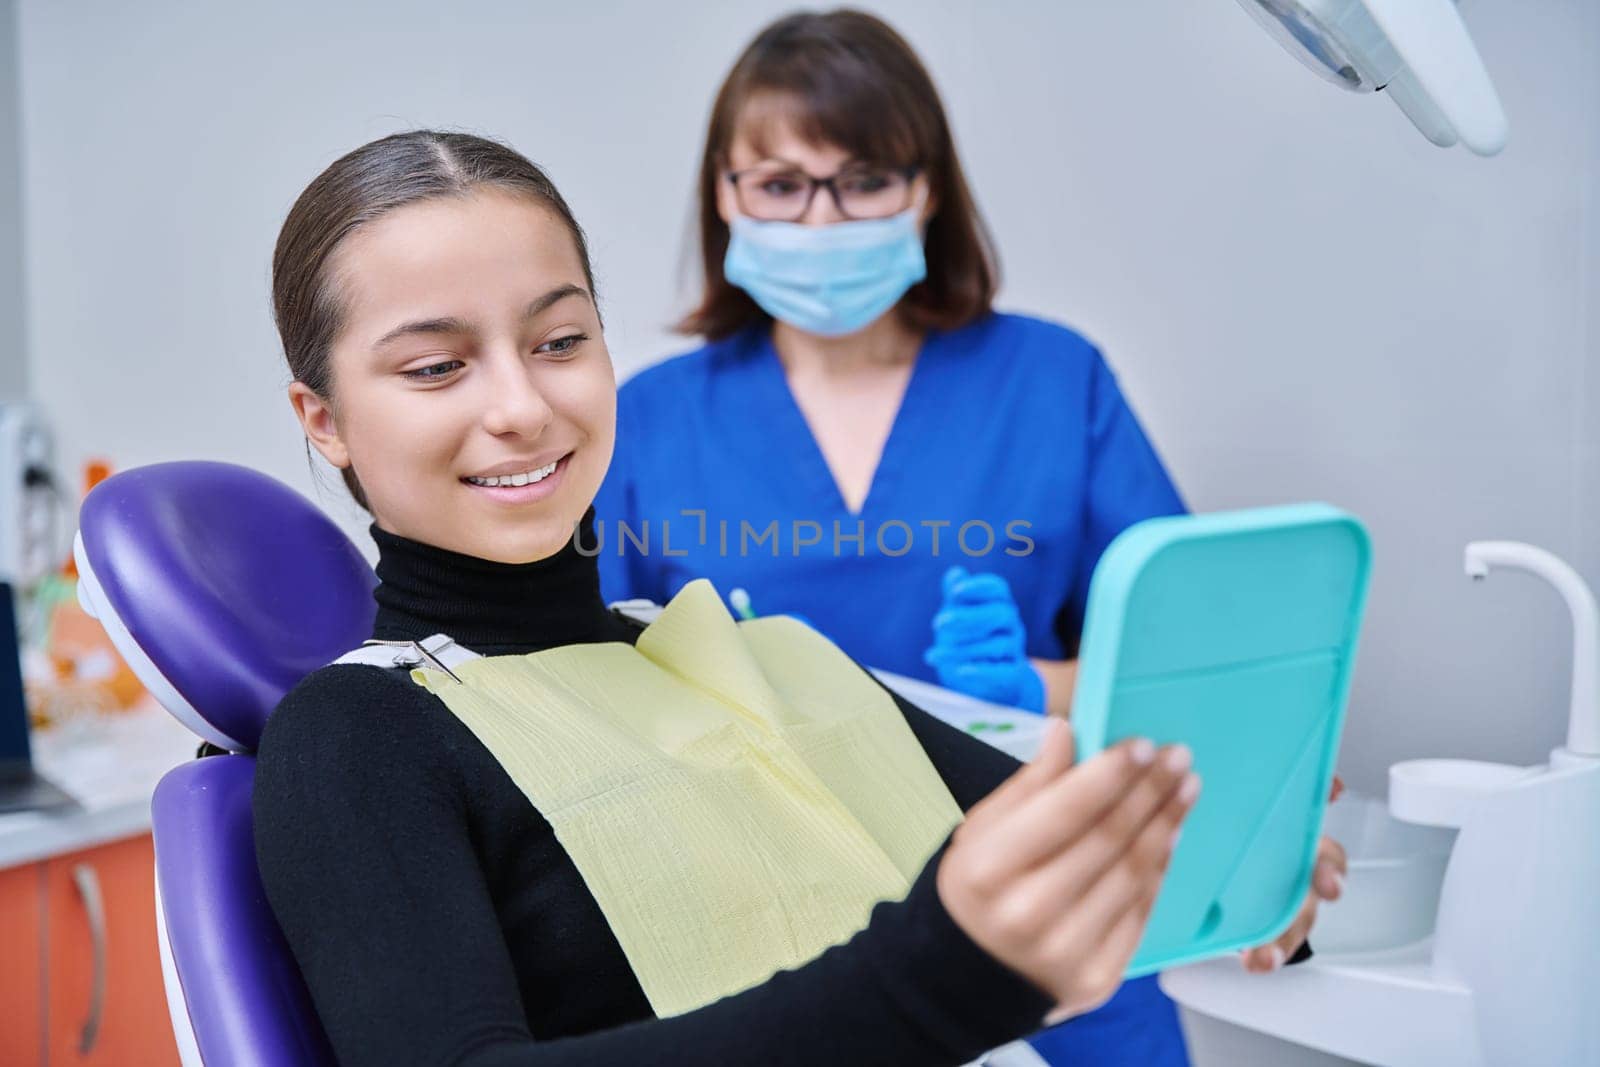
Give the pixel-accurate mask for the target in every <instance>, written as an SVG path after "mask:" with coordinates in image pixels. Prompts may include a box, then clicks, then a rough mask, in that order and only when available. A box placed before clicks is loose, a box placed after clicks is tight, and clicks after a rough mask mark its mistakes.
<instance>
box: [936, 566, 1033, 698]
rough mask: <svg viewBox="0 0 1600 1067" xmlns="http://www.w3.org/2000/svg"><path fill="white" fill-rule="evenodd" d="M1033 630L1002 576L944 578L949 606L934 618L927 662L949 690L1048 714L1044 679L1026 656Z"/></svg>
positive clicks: (952, 574) (951, 574)
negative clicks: (1045, 702) (1028, 641)
mask: <svg viewBox="0 0 1600 1067" xmlns="http://www.w3.org/2000/svg"><path fill="white" fill-rule="evenodd" d="M1026 638H1027V631H1026V629H1025V627H1024V626H1023V625H1022V614H1021V612H1019V611H1018V610H1017V602H1016V601H1015V600H1014V599H1012V596H1011V587H1010V586H1009V585H1007V584H1006V580H1005V579H1004V578H1002V577H1000V576H999V575H998V574H968V573H967V569H966V568H965V567H951V568H950V569H949V570H947V571H945V574H944V604H943V605H942V606H941V607H940V609H939V612H938V614H936V615H934V617H933V645H932V647H931V648H929V649H928V650H927V651H926V652H924V653H923V654H922V659H923V662H925V663H926V664H927V665H928V666H930V667H932V668H933V669H934V670H935V671H937V672H938V674H939V684H941V685H943V686H944V687H945V688H946V689H954V690H955V691H956V692H958V693H965V694H967V695H968V696H974V697H977V698H978V699H980V700H987V701H990V702H992V703H995V704H1008V705H1010V706H1012V707H1016V708H1022V709H1024V710H1026V711H1033V712H1041V713H1042V712H1043V711H1044V679H1043V678H1041V677H1039V672H1038V671H1037V670H1035V669H1034V666H1033V664H1031V663H1029V662H1028V656H1027V652H1026V651H1025V645H1026Z"/></svg>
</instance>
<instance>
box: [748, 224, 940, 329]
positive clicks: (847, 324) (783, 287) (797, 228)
mask: <svg viewBox="0 0 1600 1067" xmlns="http://www.w3.org/2000/svg"><path fill="white" fill-rule="evenodd" d="M920 214H921V210H920V207H918V206H913V207H911V208H909V209H907V210H905V211H903V212H901V213H900V214H898V215H891V216H889V217H888V218H886V219H862V220H856V221H851V222H835V223H832V224H830V225H826V226H806V225H802V224H801V223H798V222H759V221H757V220H755V219H748V218H745V217H743V216H736V217H735V218H734V219H733V223H732V227H731V228H732V234H731V236H730V238H729V241H728V255H727V257H726V258H725V259H724V260H723V262H722V272H723V275H724V276H725V277H726V278H727V279H728V281H729V282H731V283H733V284H734V285H737V286H738V287H739V288H741V289H743V290H744V291H745V292H747V293H749V294H750V296H751V298H752V299H753V300H755V302H756V303H757V304H759V305H760V306H761V309H762V310H763V311H765V312H766V313H767V314H769V315H771V316H772V317H773V318H775V319H781V320H783V321H784V322H787V323H788V324H789V325H790V326H793V327H794V328H795V329H798V330H804V331H806V332H807V333H814V334H820V335H822V336H824V337H842V336H844V335H845V334H850V333H855V332H856V331H857V330H859V329H861V328H863V327H865V326H867V325H868V324H870V323H872V322H873V321H875V320H876V319H877V318H878V316H880V315H882V314H883V313H884V312H885V311H888V310H889V309H890V308H892V307H894V306H895V304H896V303H898V302H899V300H900V298H901V297H902V296H904V295H905V293H906V290H907V289H910V288H911V287H912V286H913V285H915V284H917V283H918V282H920V281H921V280H922V279H923V278H924V277H926V276H927V273H928V265H927V262H926V260H924V259H923V256H922V232H921V224H920V223H921V220H920V218H919V216H920Z"/></svg>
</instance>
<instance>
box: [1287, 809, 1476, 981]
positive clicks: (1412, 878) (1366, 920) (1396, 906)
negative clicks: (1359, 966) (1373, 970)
mask: <svg viewBox="0 0 1600 1067" xmlns="http://www.w3.org/2000/svg"><path fill="white" fill-rule="evenodd" d="M1322 832H1323V833H1325V834H1327V835H1328V836H1329V837H1331V838H1333V839H1334V840H1335V841H1338V842H1339V843H1340V844H1341V845H1343V846H1344V848H1345V852H1346V854H1347V855H1348V856H1349V858H1350V871H1349V873H1348V874H1347V875H1346V876H1345V880H1344V895H1343V896H1342V897H1341V898H1340V899H1339V900H1338V901H1336V902H1334V903H1331V904H1327V903H1325V904H1323V905H1322V907H1321V908H1320V909H1319V910H1318V912H1317V925H1316V927H1315V928H1314V929H1313V930H1312V933H1311V944H1312V945H1313V946H1314V947H1315V948H1316V950H1317V952H1318V954H1321V953H1348V952H1376V951H1379V950H1383V949H1389V948H1394V947H1396V946H1399V945H1405V944H1409V943H1410V942H1413V941H1417V940H1420V939H1422V938H1424V937H1427V936H1428V935H1429V934H1431V933H1432V932H1433V927H1434V920H1435V918H1436V916H1437V914H1438V910H1439V887H1440V885H1441V883H1442V882H1443V881H1444V869H1445V865H1446V864H1447V863H1448V862H1449V860H1450V847H1451V845H1452V843H1453V842H1454V840H1455V831H1454V830H1445V829H1437V828H1434V827H1427V826H1413V825H1410V824H1408V823H1403V822H1401V821H1399V820H1398V819H1396V818H1394V817H1393V816H1391V815H1390V814H1389V812H1388V809H1387V807H1386V805H1385V804H1384V803H1383V802H1382V801H1379V800H1373V799H1371V798H1369V797H1362V796H1357V795H1354V794H1351V793H1346V794H1345V795H1344V796H1342V797H1340V798H1339V799H1338V800H1337V801H1335V802H1334V803H1333V804H1331V805H1329V807H1328V814H1327V818H1326V819H1325V820H1324V821H1323V824H1322Z"/></svg>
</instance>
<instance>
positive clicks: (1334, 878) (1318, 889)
mask: <svg viewBox="0 0 1600 1067" xmlns="http://www.w3.org/2000/svg"><path fill="white" fill-rule="evenodd" d="M1348 870H1349V861H1348V860H1347V859H1346V858H1345V854H1344V846H1342V845H1340V844H1339V842H1337V841H1335V840H1334V839H1333V838H1331V837H1327V836H1324V837H1323V838H1322V840H1321V841H1320V842H1318V844H1317V868H1316V871H1315V872H1314V873H1313V874H1312V876H1311V892H1309V893H1307V894H1306V901H1305V903H1304V904H1302V905H1301V906H1300V914H1299V915H1297V916H1295V920H1294V922H1292V923H1290V924H1289V929H1287V930H1285V931H1284V932H1283V933H1282V934H1281V935H1280V936H1279V937H1278V939H1277V940H1276V941H1272V942H1269V943H1268V944H1265V945H1257V946H1256V947H1255V948H1252V949H1246V950H1245V951H1243V952H1241V953H1240V956H1241V957H1243V959H1244V969H1245V970H1247V971H1249V972H1251V973H1252V974H1267V973H1269V972H1271V971H1275V970H1277V969H1278V968H1279V967H1282V966H1283V963H1284V961H1285V960H1287V959H1288V958H1289V957H1290V956H1292V955H1294V954H1295V952H1296V951H1297V950H1298V949H1299V948H1300V946H1301V945H1303V944H1305V940H1306V938H1307V937H1308V936H1309V935H1310V933H1311V926H1312V924H1313V923H1315V922H1316V921H1317V906H1318V905H1319V904H1320V903H1321V902H1322V901H1324V900H1338V899H1339V897H1340V896H1341V895H1342V894H1343V893H1344V876H1345V873H1346V872H1347V871H1348Z"/></svg>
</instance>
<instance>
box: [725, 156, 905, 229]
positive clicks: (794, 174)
mask: <svg viewBox="0 0 1600 1067" xmlns="http://www.w3.org/2000/svg"><path fill="white" fill-rule="evenodd" d="M921 169H922V168H920V167H875V166H869V165H852V166H849V167H846V168H844V169H843V170H841V171H839V172H838V173H837V174H834V175H832V176H831V177H827V178H814V177H812V176H811V175H809V174H807V173H806V172H805V171H803V170H801V169H800V168H799V167H796V166H794V165H793V164H792V163H780V162H770V163H758V164H756V165H755V166H753V167H749V168H747V169H745V170H738V171H729V172H728V181H729V182H730V183H731V184H732V185H733V189H734V196H735V199H737V200H738V202H739V210H740V212H742V213H743V214H745V215H747V216H748V217H750V218H752V219H760V220H761V221H763V222H798V221H799V220H800V219H802V218H804V217H805V213H806V212H807V211H809V210H810V209H811V201H812V198H813V197H815V196H816V195H817V189H818V188H826V189H827V190H828V193H829V195H831V196H832V197H833V202H834V205H835V206H836V207H838V209H839V214H841V215H843V216H844V217H845V218H847V219H882V218H888V217H889V216H890V215H898V214H900V212H902V211H904V210H906V208H908V207H910V206H911V184H912V181H913V179H915V178H916V176H917V172H918V171H920V170H921Z"/></svg>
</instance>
